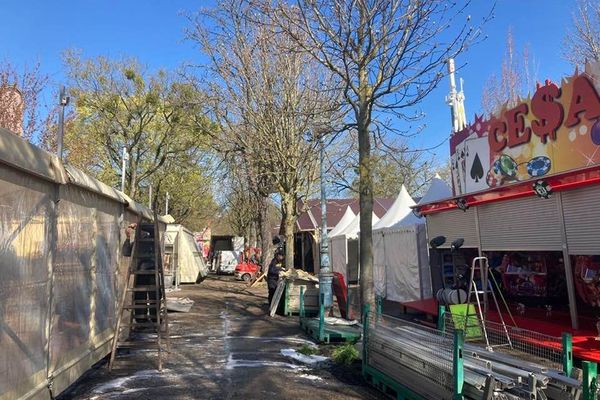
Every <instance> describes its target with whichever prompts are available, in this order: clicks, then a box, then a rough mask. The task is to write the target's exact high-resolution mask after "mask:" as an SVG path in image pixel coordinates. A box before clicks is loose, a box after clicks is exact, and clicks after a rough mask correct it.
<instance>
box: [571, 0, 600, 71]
mask: <svg viewBox="0 0 600 400" xmlns="http://www.w3.org/2000/svg"><path fill="white" fill-rule="evenodd" d="M563 56H564V58H565V59H567V60H568V61H569V62H571V64H573V65H578V66H581V65H583V64H585V63H586V62H587V61H600V3H598V2H597V1H590V0H579V1H578V3H577V11H576V12H574V13H573V29H571V30H569V31H568V32H567V35H566V37H565V40H564V43H563Z"/></svg>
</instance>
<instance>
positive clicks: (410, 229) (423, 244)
mask: <svg viewBox="0 0 600 400" xmlns="http://www.w3.org/2000/svg"><path fill="white" fill-rule="evenodd" d="M373 249H374V251H373V256H374V272H373V280H374V290H375V293H376V294H377V295H379V296H382V297H384V298H386V299H387V300H391V301H397V302H406V301H413V300H421V299H423V298H426V297H430V296H431V280H430V277H429V272H428V270H429V261H428V258H427V238H426V235H425V226H424V225H423V224H419V225H412V226H406V227H402V228H396V229H393V230H380V231H377V232H375V233H374V234H373Z"/></svg>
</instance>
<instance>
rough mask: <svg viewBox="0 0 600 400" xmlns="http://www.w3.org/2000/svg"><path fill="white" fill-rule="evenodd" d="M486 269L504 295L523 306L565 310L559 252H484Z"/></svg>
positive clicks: (565, 300) (563, 269)
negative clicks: (485, 254)
mask: <svg viewBox="0 0 600 400" xmlns="http://www.w3.org/2000/svg"><path fill="white" fill-rule="evenodd" d="M487 256H488V259H489V264H490V273H491V274H492V276H493V278H495V280H496V282H497V283H498V285H499V286H500V290H501V292H502V294H503V296H504V297H505V298H507V299H508V300H509V301H512V302H518V303H521V304H523V305H525V306H535V307H542V308H547V307H548V306H550V307H556V306H557V307H559V308H561V309H562V308H564V309H565V310H568V295H567V286H566V283H565V267H564V260H563V257H562V252H558V251H528V252H512V251H494V252H487Z"/></svg>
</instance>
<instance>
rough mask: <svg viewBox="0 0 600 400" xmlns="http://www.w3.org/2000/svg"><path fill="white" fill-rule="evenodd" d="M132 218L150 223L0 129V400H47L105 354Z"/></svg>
mask: <svg viewBox="0 0 600 400" xmlns="http://www.w3.org/2000/svg"><path fill="white" fill-rule="evenodd" d="M140 216H141V217H142V218H145V219H147V220H148V219H151V218H152V214H151V212H150V211H149V210H148V209H146V208H145V207H143V206H141V205H139V204H136V203H135V202H133V201H131V200H130V199H128V198H127V197H126V196H124V195H123V194H122V193H120V192H119V191H117V190H115V189H113V188H110V187H109V186H107V185H105V184H103V183H102V182H99V181H97V180H96V179H93V178H91V177H89V176H87V175H85V174H84V173H82V172H81V171H79V170H77V169H75V168H73V167H70V166H65V165H63V164H62V163H61V162H60V161H59V160H58V158H57V157H56V156H54V155H52V154H49V153H47V152H45V151H43V150H41V149H39V148H37V147H35V146H33V145H31V144H29V143H27V142H26V141H24V140H23V139H21V138H20V137H18V136H16V135H14V134H12V133H11V132H9V131H7V130H4V129H0V276H2V279H1V280H0V347H1V351H0V400H9V399H10V400H14V399H50V398H52V396H55V395H57V394H58V393H60V392H61V391H63V390H64V389H65V388H67V387H68V386H69V385H70V384H72V383H73V382H74V381H75V380H76V379H77V378H79V377H80V376H81V375H82V374H83V373H84V372H85V371H86V370H87V369H89V367H90V366H91V365H93V364H94V363H96V362H97V361H99V360H101V359H102V358H103V357H105V356H106V354H108V352H109V351H110V341H111V339H112V337H113V326H114V322H115V317H116V307H117V299H118V297H119V296H118V295H119V293H122V290H123V282H124V276H125V273H126V268H127V264H128V262H127V261H128V259H127V258H125V257H122V254H121V245H122V243H123V241H124V231H125V227H126V226H127V223H128V222H137V220H138V218H139V217H140ZM160 226H161V227H162V228H164V224H163V223H161V224H160ZM162 228H161V229H162Z"/></svg>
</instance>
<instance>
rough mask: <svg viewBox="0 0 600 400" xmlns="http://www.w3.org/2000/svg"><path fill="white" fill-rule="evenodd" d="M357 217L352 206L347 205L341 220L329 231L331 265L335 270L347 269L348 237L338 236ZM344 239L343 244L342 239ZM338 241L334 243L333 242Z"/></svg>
mask: <svg viewBox="0 0 600 400" xmlns="http://www.w3.org/2000/svg"><path fill="white" fill-rule="evenodd" d="M354 218H356V214H354V212H353V211H352V208H350V206H348V207H346V211H345V212H344V215H343V216H342V218H341V219H340V220H339V222H338V223H337V225H336V226H335V227H334V228H333V229H332V230H331V232H329V233H328V238H329V243H328V244H329V259H330V260H331V266H332V269H333V271H337V272H340V271H343V270H345V269H346V260H347V258H348V255H347V253H346V252H347V250H346V238H345V237H343V236H338V235H339V234H340V233H342V232H343V231H344V229H346V227H347V226H348V225H349V224H350V223H351V222H352V220H354ZM342 240H343V244H342V242H341V241H342ZM334 241H335V242H336V243H335V244H333V242H334Z"/></svg>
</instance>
